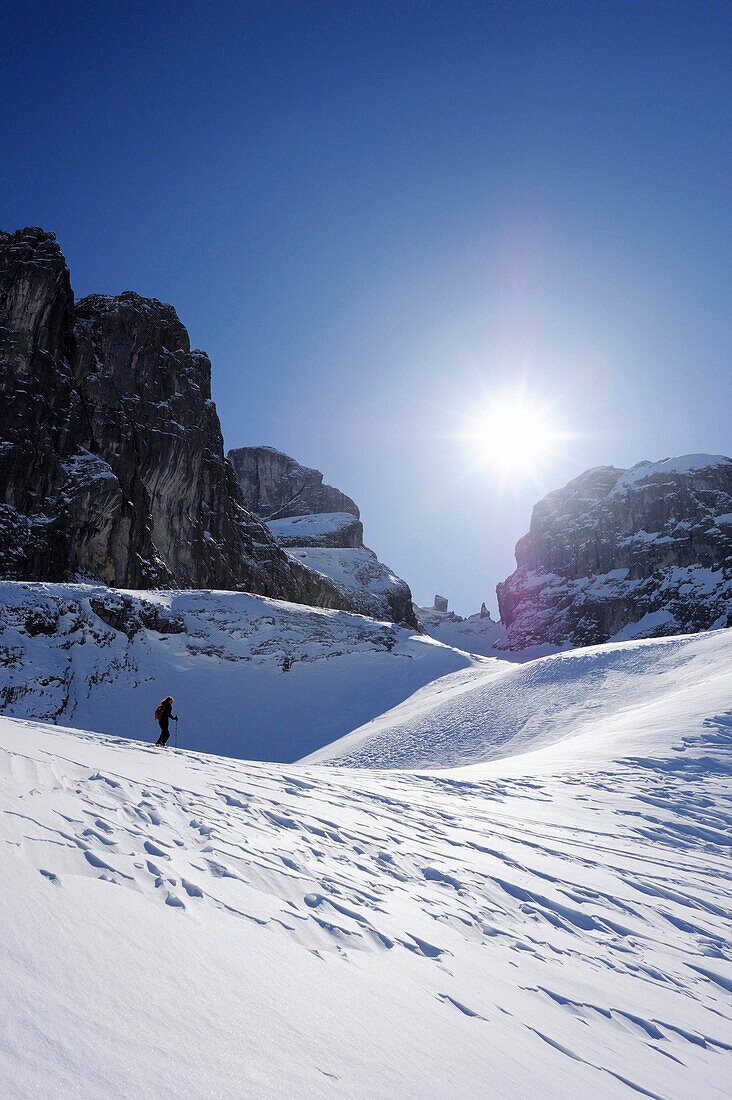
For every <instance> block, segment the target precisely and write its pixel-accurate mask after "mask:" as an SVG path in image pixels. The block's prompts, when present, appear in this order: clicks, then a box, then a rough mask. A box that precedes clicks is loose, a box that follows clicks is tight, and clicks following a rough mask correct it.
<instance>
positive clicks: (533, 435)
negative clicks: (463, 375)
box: [460, 393, 570, 480]
mask: <svg viewBox="0 0 732 1100" xmlns="http://www.w3.org/2000/svg"><path fill="white" fill-rule="evenodd" d="M460 437H461V439H462V440H463V441H464V442H465V443H466V444H467V446H468V448H469V451H470V453H471V457H472V460H473V463H474V465H475V467H477V468H488V469H490V470H492V471H494V472H495V473H497V474H499V475H500V476H501V477H502V478H503V479H504V480H516V479H522V478H526V477H535V476H536V475H537V474H538V473H539V472H540V469H541V467H542V466H543V465H545V464H546V463H548V462H550V461H551V460H552V459H554V458H556V457H557V454H558V452H559V449H560V447H561V444H562V442H563V441H564V440H566V439H568V438H570V433H568V432H567V431H565V430H563V429H562V428H561V427H560V426H559V424H558V423H557V421H556V418H555V416H554V414H553V412H552V409H551V407H550V406H549V405H548V404H541V403H540V402H539V401H536V400H533V399H532V398H530V397H529V396H527V395H526V394H524V393H514V394H501V395H496V396H494V397H493V398H490V397H489V398H487V399H485V400H484V401H483V403H482V404H481V407H480V409H478V410H477V411H475V412H473V413H471V414H470V415H469V416H468V417H466V420H465V427H464V430H463V431H462V432H460Z"/></svg>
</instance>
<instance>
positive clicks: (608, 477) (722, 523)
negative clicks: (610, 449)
mask: <svg viewBox="0 0 732 1100" xmlns="http://www.w3.org/2000/svg"><path fill="white" fill-rule="evenodd" d="M516 563H517V569H516V571H515V572H514V573H513V574H512V575H511V576H510V577H509V578H508V579H507V580H506V581H504V582H503V583H502V584H499V585H498V588H497V593H498V605H499V609H500V613H501V619H502V621H503V622H504V623H505V625H506V627H507V629H508V638H507V644H508V646H509V647H510V648H511V649H516V650H522V649H525V648H526V647H528V646H534V645H541V644H545V643H551V644H554V645H567V644H572V645H587V644H594V643H598V642H603V641H607V640H608V639H612V638H615V637H617V638H619V639H620V638H629V637H644V636H647V637H648V636H658V635H669V634H679V633H689V632H693V631H696V630H706V629H709V628H712V627H715V626H716V627H719V626H726V625H728V624H729V623H732V460H731V459H729V458H726V457H724V456H722V455H684V456H682V457H680V458H673V459H665V460H664V461H662V462H655V463H651V462H641V463H639V464H638V465H637V466H634V467H632V469H630V470H618V469H616V468H615V467H612V466H599V467H597V468H595V469H592V470H588V471H587V472H586V473H584V474H582V475H581V476H580V477H578V478H575V479H574V480H573V481H571V482H569V484H568V485H566V486H565V487H564V488H563V489H559V490H557V491H556V492H553V493H550V494H549V495H548V496H547V497H545V498H544V500H542V501H540V502H539V503H538V504H537V505H536V507H535V508H534V512H533V515H532V517H531V528H530V530H529V533H528V534H527V535H525V536H524V537H523V538H522V539H520V540H519V542H518V544H517V546H516Z"/></svg>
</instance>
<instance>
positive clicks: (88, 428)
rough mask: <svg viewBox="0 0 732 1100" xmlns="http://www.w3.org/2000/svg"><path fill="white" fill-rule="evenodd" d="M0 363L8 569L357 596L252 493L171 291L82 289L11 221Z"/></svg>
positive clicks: (0, 282) (1, 568)
mask: <svg viewBox="0 0 732 1100" xmlns="http://www.w3.org/2000/svg"><path fill="white" fill-rule="evenodd" d="M0 365H1V367H2V369H1V370H0V576H3V577H5V578H9V579H18V580H20V579H23V580H57V581H58V580H67V579H73V578H75V577H78V576H83V577H89V578H93V579H95V580H100V581H103V582H104V583H106V584H109V585H113V586H116V587H121V588H151V587H157V586H171V585H172V586H179V587H192V588H244V589H247V590H249V591H253V592H258V593H261V594H263V595H269V596H273V597H279V598H284V599H289V600H294V601H298V602H303V603H312V604H319V605H321V606H326V607H341V608H347V607H348V599H347V597H346V596H345V595H344V593H343V592H341V591H339V590H338V589H337V588H336V587H335V586H334V585H333V584H332V583H330V582H329V581H327V580H326V578H324V577H322V576H320V575H317V574H314V573H312V572H311V571H310V570H308V569H307V567H305V566H304V565H303V563H301V562H293V561H292V560H291V559H290V558H289V557H288V556H287V555H286V554H285V553H284V551H283V550H282V549H281V548H280V547H279V546H278V545H277V543H276V542H275V540H274V539H273V538H272V536H271V535H270V533H269V531H268V529H267V528H266V527H265V526H264V525H263V524H262V523H261V522H259V521H258V520H257V519H255V518H254V517H253V516H252V515H250V514H249V513H248V512H247V511H246V510H245V509H244V507H243V504H242V499H241V494H240V491H239V488H238V485H237V482H236V479H235V477H234V474H233V470H232V469H231V466H230V464H229V463H228V462H227V461H226V459H225V457H224V451H223V439H222V435H221V428H220V424H219V419H218V415H217V413H216V408H215V405H214V403H213V401H212V400H211V386H210V380H211V364H210V362H209V359H208V357H207V356H206V355H205V353H204V352H202V351H196V350H191V348H190V344H189V340H188V333H187V332H186V329H185V327H184V326H183V325H182V323H181V322H180V320H179V319H178V316H177V314H176V312H175V310H174V309H173V307H172V306H169V305H165V304H164V303H162V302H159V301H157V300H156V299H149V298H142V297H140V296H139V295H138V294H134V293H132V292H126V293H124V294H121V295H119V296H118V297H108V296H105V295H98V294H95V295H91V296H90V297H88V298H85V299H83V300H82V301H80V302H77V303H75V302H74V297H73V293H72V290H71V286H70V282H69V272H68V269H67V266H66V262H65V260H64V257H63V255H62V253H61V250H60V248H59V246H58V244H57V242H56V239H55V236H54V235H53V234H52V233H47V232H45V231H44V230H42V229H39V228H30V229H24V230H20V231H18V232H17V233H13V234H7V233H0Z"/></svg>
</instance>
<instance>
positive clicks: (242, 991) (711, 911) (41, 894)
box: [0, 717, 732, 1100]
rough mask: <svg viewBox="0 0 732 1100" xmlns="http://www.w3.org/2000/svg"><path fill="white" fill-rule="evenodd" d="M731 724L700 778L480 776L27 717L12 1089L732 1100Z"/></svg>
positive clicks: (11, 995)
mask: <svg viewBox="0 0 732 1100" xmlns="http://www.w3.org/2000/svg"><path fill="white" fill-rule="evenodd" d="M731 722H732V719H730V718H729V717H727V718H719V719H718V720H717V722H716V724H710V725H709V726H708V739H707V743H706V744H705V745H704V746H703V749H702V750H701V751H693V752H691V756H690V758H689V760H688V761H686V760H685V758H684V755H683V753H682V754H681V755H680V757H679V763H678V766H676V767H673V766H671V765H669V764H667V762H666V761H665V760H663V759H662V758H660V759H658V760H649V761H641V760H636V761H633V762H630V761H627V762H625V763H619V762H614V761H613V760H612V758H611V754H610V755H608V757H607V758H606V760H605V762H604V764H603V765H602V766H595V767H594V768H589V767H587V766H585V767H584V768H583V767H579V768H577V769H565V770H563V769H562V767H559V768H558V773H557V774H554V775H551V774H538V775H532V774H530V769H529V774H527V775H524V776H516V775H511V774H508V775H506V776H503V777H502V776H500V775H498V774H496V775H494V776H493V777H492V778H480V777H479V778H477V779H476V780H474V781H471V780H469V779H465V778H464V777H463V776H464V775H465V774H470V773H478V774H479V769H478V768H472V769H471V768H467V769H464V770H463V772H462V773H460V775H456V774H455V773H450V772H441V773H434V774H423V775H418V774H414V773H409V772H377V771H363V770H362V771H355V770H347V769H332V768H328V769H323V768H302V767H289V768H286V767H278V766H272V765H262V764H251V763H246V762H241V761H233V760H224V759H217V758H213V757H206V756H202V755H197V754H193V753H185V752H181V751H177V752H176V751H169V750H162V751H161V750H155V749H154V748H150V747H147V746H139V745H135V744H134V743H132V742H128V741H124V740H123V739H119V738H102V737H99V736H97V735H94V734H83V733H80V732H74V731H67V730H63V729H58V728H53V727H44V726H42V725H40V724H36V723H29V722H23V721H17V720H10V719H3V720H0V735H1V738H2V742H1V743H2V750H1V751H0V829H1V830H2V836H3V840H4V842H5V843H4V844H3V845H2V847H1V848H0V852H1V853H2V855H1V856H0V858H2V863H3V870H2V874H3V882H4V884H5V890H4V891H3V893H2V896H1V898H0V907H1V909H2V918H1V919H2V922H3V928H4V929H5V930H7V932H6V934H5V935H4V937H3V939H2V941H1V947H0V951H1V952H2V970H3V975H4V981H3V983H2V989H3V991H4V992H3V994H2V996H3V997H4V999H6V1004H5V1006H4V1012H3V1018H4V1020H7V1021H8V1026H7V1028H5V1029H4V1030H3V1032H2V1033H0V1069H1V1070H2V1073H3V1076H4V1079H5V1080H7V1081H12V1082H13V1083H14V1089H15V1091H14V1093H13V1095H15V1096H18V1097H26V1096H32V1095H37V1094H38V1092H41V1093H42V1094H43V1095H45V1096H48V1097H56V1096H58V1097H61V1096H68V1095H70V1094H73V1095H75V1096H80V1097H87V1096H89V1097H91V1096H94V1097H106V1096H110V1097H111V1096H115V1097H118V1096H133V1095H134V1096H140V1097H148V1096H149V1097H155V1096H159V1095H161V1092H162V1091H166V1092H172V1093H173V1094H174V1095H186V1096H190V1097H199V1096H201V1097H203V1096H221V1097H225V1096H227V1097H228V1096H232V1095H238V1096H294V1095H298V1096H328V1095H337V1096H364V1097H365V1096H374V1095H378V1096H385V1097H412V1096H413V1097H418V1096H420V1097H443V1096H453V1095H460V1096H466V1097H476V1098H477V1097H484V1096H486V1095H492V1096H500V1097H510V1098H513V1097H516V1098H518V1097H526V1096H530V1095H537V1096H538V1095H541V1096H547V1097H564V1096H567V1095H568V1094H570V1093H573V1092H580V1093H581V1094H582V1095H587V1096H590V1095H591V1096H598V1097H606V1096H607V1097H620V1096H629V1095H637V1094H641V1095H650V1096H657V1097H663V1098H664V1100H666V1098H677V1097H678V1098H682V1097H683V1098H686V1097H691V1096H702V1095H703V1096H719V1097H721V1096H723V1095H725V1089H726V1087H727V1083H728V1081H729V1069H730V1065H732V1062H731V1061H730V1055H731V1052H732V1009H731V1007H730V991H731V990H732V967H731V966H730V964H729V961H728V960H729V952H728V941H729V931H730V903H731V901H732V884H731V883H730V878H729V844H730V842H729V836H730V825H732V799H730V789H729V775H730V770H731V768H732V765H731V763H730V753H729V735H730V723H731ZM697 749H698V746H697ZM712 760H713V761H714V765H713V766H712V764H711V763H710V761H712ZM700 761H701V762H702V763H701V764H700ZM705 761H706V763H705ZM494 768H496V769H497V768H498V764H494ZM509 771H510V769H509Z"/></svg>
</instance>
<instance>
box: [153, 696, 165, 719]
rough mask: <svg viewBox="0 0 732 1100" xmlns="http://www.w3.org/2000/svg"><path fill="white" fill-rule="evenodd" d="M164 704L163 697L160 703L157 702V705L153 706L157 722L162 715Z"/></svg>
mask: <svg viewBox="0 0 732 1100" xmlns="http://www.w3.org/2000/svg"><path fill="white" fill-rule="evenodd" d="M164 704H165V699H163V702H162V703H158V705H157V707H156V708H155V721H156V722H159V721H160V719H161V718H162V717H163V706H164Z"/></svg>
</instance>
